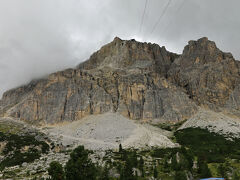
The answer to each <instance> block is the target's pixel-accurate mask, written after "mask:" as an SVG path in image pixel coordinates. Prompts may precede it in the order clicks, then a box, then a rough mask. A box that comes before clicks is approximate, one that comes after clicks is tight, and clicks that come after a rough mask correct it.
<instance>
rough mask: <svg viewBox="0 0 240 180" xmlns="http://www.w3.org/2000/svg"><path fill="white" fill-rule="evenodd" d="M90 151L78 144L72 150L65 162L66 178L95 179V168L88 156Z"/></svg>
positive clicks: (71, 179) (69, 179)
mask: <svg viewBox="0 0 240 180" xmlns="http://www.w3.org/2000/svg"><path fill="white" fill-rule="evenodd" d="M89 154H90V151H88V150H85V149H84V147H83V146H79V147H77V148H76V149H74V150H73V152H72V153H71V155H70V159H69V161H68V162H67V164H66V167H65V172H66V179H68V180H89V179H92V180H94V179H96V177H97V174H96V172H97V168H96V166H95V165H94V164H93V163H92V161H91V159H90V158H89Z"/></svg>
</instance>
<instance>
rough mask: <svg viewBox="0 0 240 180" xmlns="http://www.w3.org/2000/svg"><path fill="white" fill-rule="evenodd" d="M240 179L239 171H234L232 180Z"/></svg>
mask: <svg viewBox="0 0 240 180" xmlns="http://www.w3.org/2000/svg"><path fill="white" fill-rule="evenodd" d="M239 179H240V175H239V174H238V173H237V171H234V172H233V177H232V180H239Z"/></svg>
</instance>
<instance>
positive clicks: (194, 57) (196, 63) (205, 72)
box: [168, 38, 240, 109]
mask: <svg viewBox="0 0 240 180" xmlns="http://www.w3.org/2000/svg"><path fill="white" fill-rule="evenodd" d="M239 78H240V76H239V69H238V66H237V61H235V60H234V59H233V57H232V55H231V54H230V53H223V52H222V51H220V50H219V49H218V48H217V47H216V45H215V43H214V42H212V41H209V40H208V39H207V38H202V39H199V40H198V41H190V42H189V44H188V45H187V46H186V47H185V48H184V51H183V54H182V56H181V57H180V58H178V59H176V60H175V61H174V63H173V64H172V66H171V68H170V70H169V71H168V79H169V80H170V81H171V82H173V83H176V84H178V85H179V86H181V87H183V88H184V89H185V90H186V92H187V94H188V95H189V97H190V98H191V99H193V100H194V101H195V102H196V103H197V104H198V105H206V106H208V107H209V108H212V109H217V108H218V107H222V106H224V104H225V103H226V101H227V100H228V98H229V95H230V94H231V93H232V91H233V90H234V88H235V86H236V85H237V80H238V79H239Z"/></svg>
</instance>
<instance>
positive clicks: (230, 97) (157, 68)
mask: <svg viewBox="0 0 240 180" xmlns="http://www.w3.org/2000/svg"><path fill="white" fill-rule="evenodd" d="M239 64H240V63H239V62H238V61H236V60H235V59H234V58H233V56H232V55H231V54H230V53H224V52H222V51H221V50H219V49H218V48H217V46H216V44H215V43H214V42H212V41H209V40H208V39H207V38H201V39H199V40H197V41H189V44H188V45H187V46H186V47H185V48H184V51H183V54H182V55H177V54H174V53H171V52H168V51H167V50H166V48H165V47H160V46H159V45H157V44H151V43H141V42H137V41H135V40H121V39H120V38H115V39H114V40H113V41H112V42H111V43H109V44H107V45H105V46H103V47H102V48H101V49H100V50H99V51H97V52H95V53H94V54H93V55H92V56H91V57H90V58H89V60H87V61H85V62H83V63H81V64H80V65H79V66H77V67H76V68H74V69H67V70H64V71H59V72H56V73H53V74H51V75H49V76H48V77H47V78H45V79H40V80H36V81H32V82H31V83H29V84H27V85H25V86H22V87H19V88H16V89H13V90H10V91H7V92H6V93H4V95H3V98H2V100H1V101H0V113H1V116H4V117H13V118H17V119H20V120H22V121H26V122H28V123H32V124H37V125H46V124H56V123H61V122H65V121H68V122H69V121H70V122H71V121H76V120H79V119H82V118H84V117H86V116H89V115H97V114H104V113H107V112H113V113H115V112H117V113H120V114H121V115H123V116H125V117H127V118H129V119H133V120H140V121H144V122H151V123H161V122H169V123H175V122H178V121H183V120H186V119H189V118H191V117H192V116H193V115H194V114H196V113H197V111H198V110H199V107H201V108H206V109H209V110H212V111H216V112H219V111H225V112H227V113H229V114H231V115H235V116H238V115H239V110H240V99H239V93H240V88H239V84H240V83H239V80H240V65H239Z"/></svg>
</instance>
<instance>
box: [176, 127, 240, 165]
mask: <svg viewBox="0 0 240 180" xmlns="http://www.w3.org/2000/svg"><path fill="white" fill-rule="evenodd" d="M174 135H175V137H176V139H177V142H178V143H179V144H181V145H182V146H185V147H187V148H189V149H190V150H191V151H192V152H193V153H194V155H195V156H197V157H201V158H202V159H204V160H205V161H207V162H208V163H212V162H217V163H223V162H225V159H226V158H231V159H240V140H239V139H231V140H229V139H226V138H225V137H224V136H222V135H219V134H216V133H213V132H209V131H208V130H206V129H200V128H187V129H184V130H180V131H176V132H175V134H174Z"/></svg>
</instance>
